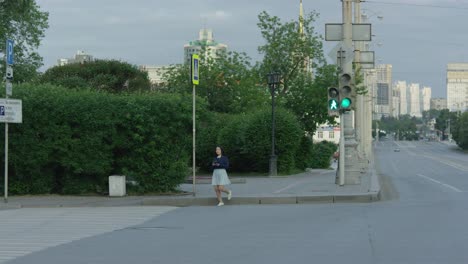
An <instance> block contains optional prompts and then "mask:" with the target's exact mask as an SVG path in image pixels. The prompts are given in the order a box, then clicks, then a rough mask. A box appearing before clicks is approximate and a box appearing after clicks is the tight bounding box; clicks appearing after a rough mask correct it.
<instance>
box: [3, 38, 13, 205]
mask: <svg viewBox="0 0 468 264" xmlns="http://www.w3.org/2000/svg"><path fill="white" fill-rule="evenodd" d="M13 46H14V42H13V40H11V39H7V41H6V48H5V50H6V56H5V60H6V61H5V69H6V71H5V75H6V85H5V98H6V99H7V100H6V101H7V102H8V96H9V95H10V93H11V83H10V79H11V78H13V69H11V68H10V67H11V66H12V65H13V63H14V56H13V55H14V53H13ZM8 73H9V74H10V76H9V74H8ZM5 108H6V107H5ZM5 112H6V109H5ZM4 188H5V190H4V192H3V194H4V201H5V203H8V121H6V122H5V186H4Z"/></svg>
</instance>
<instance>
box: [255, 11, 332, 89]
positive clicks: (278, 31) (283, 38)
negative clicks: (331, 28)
mask: <svg viewBox="0 0 468 264" xmlns="http://www.w3.org/2000/svg"><path fill="white" fill-rule="evenodd" d="M317 16H318V15H317V13H315V12H312V13H309V14H308V15H307V16H305V18H304V19H302V21H301V22H302V23H299V21H290V22H285V23H282V22H281V20H280V19H279V18H278V17H277V16H270V15H269V14H268V13H267V12H266V11H263V12H262V13H260V14H259V15H258V19H259V22H258V23H257V25H258V27H259V28H260V32H261V34H262V36H263V38H264V39H265V42H266V43H265V45H263V46H260V47H259V48H258V51H259V52H260V53H261V54H264V58H263V61H262V64H261V67H260V73H261V74H262V75H263V76H265V75H266V74H267V73H269V72H273V71H277V72H280V73H281V75H282V76H281V77H282V86H283V88H282V90H281V91H280V92H281V93H285V92H287V91H288V89H289V88H290V85H291V83H292V82H293V81H294V79H295V78H296V77H298V75H299V74H300V72H301V71H302V68H303V65H304V62H305V61H306V60H308V59H311V60H312V67H313V68H316V67H317V66H318V65H319V64H320V65H323V64H324V63H325V59H324V56H323V50H322V46H323V45H322V41H321V39H320V37H319V35H317V34H316V32H315V29H314V27H313V25H312V23H313V22H314V21H315V19H316V17H317ZM300 24H302V25H303V29H304V30H303V32H304V33H301V30H300V26H301V25H300Z"/></svg>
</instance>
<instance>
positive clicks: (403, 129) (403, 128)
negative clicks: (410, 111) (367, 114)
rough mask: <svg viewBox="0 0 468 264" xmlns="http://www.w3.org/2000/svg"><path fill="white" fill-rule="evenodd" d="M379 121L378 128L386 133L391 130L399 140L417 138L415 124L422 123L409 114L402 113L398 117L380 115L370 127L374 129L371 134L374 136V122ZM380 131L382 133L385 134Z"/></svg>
mask: <svg viewBox="0 0 468 264" xmlns="http://www.w3.org/2000/svg"><path fill="white" fill-rule="evenodd" d="M377 122H378V123H379V130H380V131H385V132H386V134H388V133H389V132H393V133H396V134H398V135H399V136H398V137H399V139H400V140H418V139H419V136H418V133H417V131H418V128H417V125H421V124H422V120H421V119H419V118H416V117H411V116H410V115H402V116H400V117H399V118H395V117H382V118H381V120H380V121H375V120H374V121H373V122H372V128H373V129H374V132H373V136H374V137H375V129H376V123H377ZM386 134H385V133H382V134H381V135H380V137H382V135H386Z"/></svg>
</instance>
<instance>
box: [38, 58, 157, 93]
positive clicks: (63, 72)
mask: <svg viewBox="0 0 468 264" xmlns="http://www.w3.org/2000/svg"><path fill="white" fill-rule="evenodd" d="M39 81H40V82H41V83H51V84H55V85H61V86H63V87H66V88H72V89H77V88H78V89H82V88H92V89H96V90H102V91H108V92H114V93H117V92H125V91H148V90H149V89H150V88H151V83H150V81H149V79H148V73H146V72H143V71H140V70H139V69H138V68H137V67H136V66H133V65H131V64H128V63H126V62H121V61H116V60H97V61H94V62H87V63H84V64H79V63H74V64H68V65H64V66H55V67H52V68H50V69H48V70H47V71H46V72H45V73H44V74H43V75H42V76H41V78H40V80H39Z"/></svg>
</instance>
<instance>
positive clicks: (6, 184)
mask: <svg viewBox="0 0 468 264" xmlns="http://www.w3.org/2000/svg"><path fill="white" fill-rule="evenodd" d="M7 82H9V81H8V80H7ZM6 98H7V99H8V94H7V95H6ZM4 188H5V190H4V201H5V203H8V123H5V186H4Z"/></svg>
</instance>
